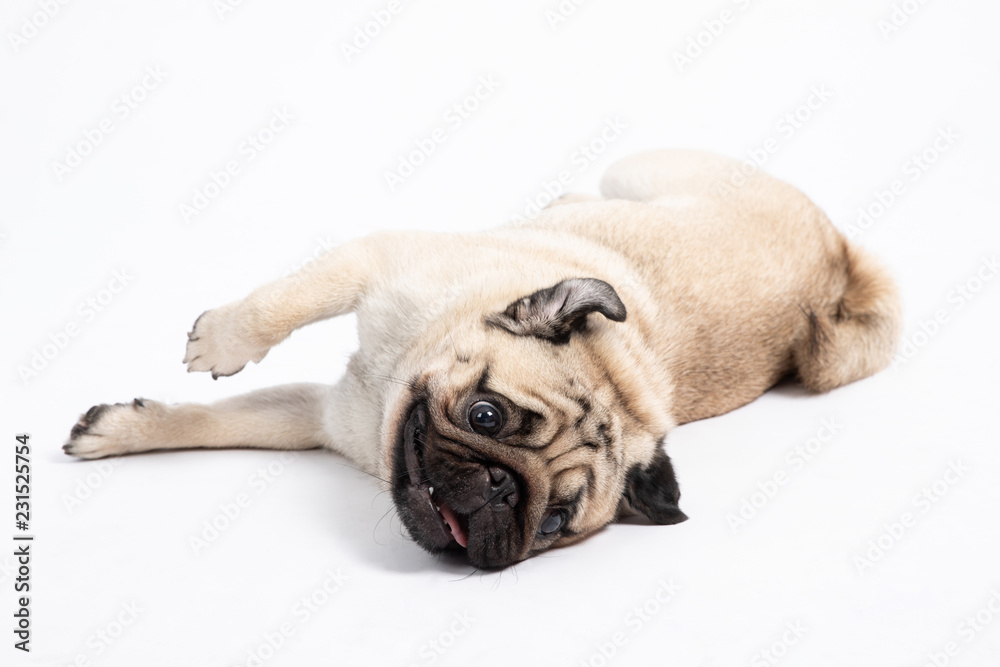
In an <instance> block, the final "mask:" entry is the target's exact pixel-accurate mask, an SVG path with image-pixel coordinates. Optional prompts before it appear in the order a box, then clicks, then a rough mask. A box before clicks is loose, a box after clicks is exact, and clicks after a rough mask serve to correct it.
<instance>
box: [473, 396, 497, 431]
mask: <svg viewBox="0 0 1000 667" xmlns="http://www.w3.org/2000/svg"><path fill="white" fill-rule="evenodd" d="M469 426H471V427H472V430H473V431H475V432H476V433H479V434H480V435H489V436H493V435H496V434H497V433H499V432H500V429H501V428H502V427H503V412H501V411H500V408H498V407H497V406H495V405H493V404H492V403H490V402H488V401H476V402H475V403H473V404H472V407H471V408H469Z"/></svg>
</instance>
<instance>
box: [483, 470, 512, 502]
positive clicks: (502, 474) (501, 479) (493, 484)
mask: <svg viewBox="0 0 1000 667" xmlns="http://www.w3.org/2000/svg"><path fill="white" fill-rule="evenodd" d="M487 470H488V471H489V473H490V480H489V484H488V485H487V486H486V488H485V489H483V499H484V500H486V502H487V503H488V504H489V505H490V507H492V508H493V509H495V510H502V509H509V508H511V507H514V506H516V505H517V503H518V501H519V500H520V499H521V494H520V492H519V491H518V488H517V481H515V479H514V475H512V474H511V473H510V471H509V470H507V469H506V468H501V467H500V466H489V467H487Z"/></svg>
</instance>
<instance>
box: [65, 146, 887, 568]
mask: <svg viewBox="0 0 1000 667" xmlns="http://www.w3.org/2000/svg"><path fill="white" fill-rule="evenodd" d="M738 167H739V163H736V162H734V161H731V160H728V159H726V158H722V157H718V156H715V155H710V154H706V153H698V152H692V151H654V152H650V153H644V154H641V155H637V156H634V157H631V158H628V159H625V160H623V161H621V162H619V163H617V164H615V165H614V166H612V167H611V169H610V170H609V171H608V173H607V174H606V175H605V177H604V179H603V181H602V185H601V189H602V193H603V194H604V197H605V199H604V200H595V199H593V198H590V197H586V196H580V195H570V196H567V197H564V198H562V199H560V200H559V201H557V202H556V205H553V206H552V207H551V208H550V209H548V210H547V211H545V212H544V213H543V214H542V215H541V216H540V217H539V218H538V219H537V220H535V221H533V222H528V223H522V224H516V225H510V226H507V227H504V228H501V229H498V230H494V231H489V232H482V233H477V234H421V233H414V232H405V233H382V234H376V235H373V236H370V237H366V238H363V239H360V240H357V241H353V242H351V243H348V244H345V245H344V246H342V247H340V248H337V249H335V250H333V251H331V252H330V253H328V255H327V256H325V257H324V258H323V259H322V260H321V261H317V262H315V263H313V264H311V265H309V266H308V267H306V268H305V269H304V270H303V271H301V272H299V273H298V274H295V275H294V276H291V277H288V278H285V279H283V280H280V281H277V282H275V283H272V284H270V285H266V286H264V287H261V288H259V289H257V290H255V291H254V292H253V293H251V294H250V295H249V296H248V297H247V298H245V299H243V300H241V301H238V302H234V303H232V304H229V305H227V306H224V307H222V308H218V309H216V310H212V311H209V312H207V313H205V314H204V315H203V316H202V317H201V318H199V320H198V322H197V323H196V326H195V328H194V330H193V332H192V333H191V334H190V341H189V343H188V349H187V355H186V357H185V362H186V363H187V364H188V370H189V371H210V372H212V373H213V374H215V375H230V374H233V373H236V372H238V371H239V370H241V369H242V368H243V367H244V366H245V365H246V364H247V363H248V362H250V361H260V360H261V359H263V357H264V356H265V355H266V354H267V351H268V349H270V347H272V346H273V345H276V344H277V343H279V342H281V341H282V340H283V339H284V338H286V337H287V336H288V335H289V334H290V333H291V332H292V331H294V330H295V329H297V328H299V327H301V326H304V325H306V324H309V323H312V322H316V321H318V320H322V319H325V318H329V317H333V316H336V315H340V314H343V313H347V312H351V311H354V312H357V314H358V328H359V339H360V349H359V351H358V352H357V353H356V354H355V355H354V357H353V358H352V360H351V362H350V364H349V365H348V369H347V372H346V374H345V376H344V378H343V379H342V380H341V381H340V383H338V385H336V386H335V387H332V388H328V389H325V390H323V389H318V388H314V387H308V388H304V387H303V386H299V387H298V388H295V389H289V390H287V391H282V390H280V389H276V390H273V391H274V392H276V393H274V394H256V395H250V396H249V397H247V398H242V399H240V398H237V399H231V402H229V403H222V404H216V405H215V406H212V407H211V408H204V407H194V406H163V405H160V404H152V405H149V406H147V407H145V408H142V407H133V406H119V407H117V408H115V409H111V410H105V411H103V413H102V414H101V415H99V417H100V418H95V419H93V420H87V419H86V418H84V419H83V421H81V424H80V425H79V426H78V428H77V429H74V434H73V437H72V439H71V442H70V443H69V444H68V445H67V451H68V452H69V453H71V454H75V455H78V456H83V457H86V458H94V457H99V456H106V455H114V454H122V453H128V452H134V451H145V450H148V449H154V448H174V447H190V446H195V447H213V446H237V445H244V446H255V447H275V448H303V447H308V446H325V447H328V448H330V449H333V450H335V451H338V452H340V453H342V454H344V455H346V456H348V457H350V458H351V459H353V460H354V461H355V462H357V463H358V464H359V465H361V466H362V467H363V468H365V469H366V470H369V471H370V472H372V473H374V474H377V475H379V476H380V477H382V478H383V479H388V477H389V476H390V475H391V471H392V463H393V457H394V447H395V443H396V441H397V438H398V434H399V432H400V430H401V428H402V423H403V421H405V419H406V416H407V415H406V406H407V405H409V404H410V403H411V402H412V400H413V396H414V392H415V389H414V388H415V387H418V386H419V387H422V388H424V389H423V390H424V391H426V392H427V393H428V394H429V396H430V398H429V401H430V406H429V408H430V413H431V418H432V420H433V422H434V425H435V428H437V429H438V430H440V431H442V432H448V433H450V434H451V435H450V437H451V438H452V439H453V441H454V442H459V441H462V439H463V438H464V439H465V440H467V441H469V442H471V443H475V444H474V446H476V447H479V448H481V449H482V450H483V451H484V452H485V451H486V450H488V453H489V454H490V456H491V457H492V460H496V461H500V462H503V463H504V464H505V465H508V466H510V467H511V468H512V469H515V470H517V471H518V472H519V473H520V474H522V475H523V476H524V477H525V478H526V479H528V480H530V481H529V484H530V486H531V494H530V496H531V501H530V502H531V503H532V505H531V506H530V508H529V514H530V516H531V517H533V519H534V520H538V519H539V517H541V516H542V515H543V513H544V511H545V509H546V507H551V506H552V505H553V504H558V503H559V502H562V501H563V500H564V499H565V497H567V496H572V495H573V494H575V493H577V492H579V491H580V490H581V489H585V491H586V494H585V497H584V498H583V500H582V501H581V502H582V507H583V511H581V512H580V513H578V516H577V517H576V518H575V519H574V521H573V524H572V525H571V526H570V528H571V529H572V531H571V534H568V535H565V536H563V537H562V538H560V539H559V540H557V541H556V542H555V543H556V544H565V543H569V542H573V541H576V540H578V539H580V538H581V537H583V536H585V535H587V534H590V533H592V532H593V531H594V530H597V529H599V528H600V527H601V526H603V525H605V524H606V523H607V522H608V521H610V520H612V519H613V518H614V516H615V515H616V513H617V512H618V510H619V507H620V506H621V496H622V488H623V485H624V484H625V477H626V474H627V472H628V470H629V469H631V468H632V467H633V466H636V465H645V464H647V463H649V462H650V460H651V459H652V458H653V455H654V453H655V452H656V450H657V448H658V447H659V446H660V443H661V442H662V440H663V438H664V437H665V436H666V434H667V432H669V430H671V429H672V428H673V427H674V426H676V425H677V424H682V423H685V422H688V421H692V420H696V419H703V418H706V417H710V416H713V415H718V414H721V413H724V412H727V411H729V410H732V409H734V408H736V407H738V406H741V405H743V404H745V403H747V402H749V401H751V400H753V399H754V398H756V397H757V396H759V395H760V394H761V393H763V392H764V391H766V390H767V389H768V388H769V387H771V386H773V385H774V384H775V383H776V382H777V381H778V380H779V379H780V378H781V377H783V376H784V375H787V374H790V373H794V374H796V375H797V376H798V377H799V379H800V380H801V381H802V383H803V384H804V385H805V386H806V387H808V388H810V389H812V390H814V391H827V390H830V389H832V388H834V387H837V386H840V385H843V384H846V383H848V382H852V381H854V380H857V379H860V378H862V377H865V376H867V375H870V374H872V373H874V372H876V371H878V370H879V369H881V368H883V367H885V366H886V365H887V364H888V362H889V361H890V359H891V356H892V354H893V352H894V349H895V346H896V343H897V340H898V336H899V320H900V314H899V303H898V297H897V295H896V291H895V288H894V286H893V284H892V281H891V280H890V278H889V277H888V276H887V274H886V273H885V271H884V270H883V269H882V268H881V267H880V266H879V265H878V264H877V263H876V262H875V261H874V260H873V259H872V258H870V257H869V256H867V255H866V254H865V253H864V252H863V251H862V250H861V249H859V248H857V247H855V246H852V245H850V244H849V243H848V242H847V241H846V240H845V239H844V238H843V237H842V236H841V235H840V234H839V233H838V232H837V231H836V229H834V227H833V226H832V225H831V224H830V222H829V220H828V219H827V218H826V216H825V215H824V214H823V212H822V211H821V210H820V209H819V208H818V207H816V206H815V205H814V204H813V203H812V202H811V201H809V199H808V198H807V197H806V196H805V195H803V194H802V193H801V192H799V191H798V190H796V189H795V188H793V187H792V186H790V185H788V184H785V183H782V182H780V181H778V180H776V179H773V178H771V177H769V176H767V175H765V174H763V173H759V172H758V173H755V174H752V175H751V176H750V177H748V178H747V180H746V182H745V184H744V185H743V186H742V187H738V188H736V187H732V186H731V183H732V180H731V178H730V177H731V175H732V174H733V173H734V170H735V169H737V168H738ZM568 278H596V279H599V280H602V281H605V282H607V283H608V284H610V285H611V286H613V287H614V289H615V291H616V292H617V294H618V295H619V296H620V298H621V301H622V302H623V303H624V304H625V305H626V307H627V311H628V315H627V318H626V320H625V321H624V322H622V323H617V322H612V321H609V320H608V319H606V318H604V317H602V316H600V315H598V314H593V313H592V314H591V315H590V316H589V318H588V320H587V325H586V331H585V332H584V333H581V334H574V335H573V337H572V339H571V341H570V343H569V344H567V345H564V346H556V345H553V344H552V343H551V342H548V341H545V340H541V339H539V338H535V337H532V336H517V335H513V334H511V333H510V332H508V331H505V330H503V329H501V328H497V327H492V326H490V325H489V324H488V323H486V316H488V315H490V314H491V313H498V312H500V311H503V310H504V308H505V307H506V306H507V305H508V304H510V303H512V302H513V301H515V300H517V299H519V298H521V297H523V296H525V295H528V294H531V293H533V292H535V291H537V290H539V289H542V288H546V287H548V286H550V285H554V284H556V283H558V282H559V281H562V280H565V279H568ZM486 369H488V377H489V389H490V391H491V392H495V393H496V394H497V395H501V396H503V397H506V399H508V400H509V401H511V402H512V404H516V405H517V406H519V407H520V408H523V409H525V410H529V411H531V412H534V413H537V414H540V415H542V416H543V417H544V421H543V426H541V427H540V428H539V429H538V430H537V432H533V433H532V434H531V438H530V441H529V440H525V441H523V442H516V441H511V442H510V443H507V444H505V445H504V446H495V445H493V444H491V443H488V442H483V441H481V439H476V438H475V437H469V436H468V435H467V434H466V435H463V434H462V433H461V432H460V431H461V429H458V430H455V429H453V428H452V427H451V426H449V425H448V422H449V415H452V419H451V421H455V417H454V415H453V414H452V412H449V411H454V410H457V409H458V408H456V405H458V404H460V402H461V400H462V399H463V398H464V397H466V396H468V395H469V394H470V392H471V391H472V390H473V389H474V387H475V384H476V382H477V381H479V379H480V377H481V376H482V375H483V373H484V371H485V370H486ZM574 397H575V398H574ZM261 405H266V406H267V409H266V410H264V411H263V412H261V411H260V409H259V408H260V406H261ZM582 406H589V410H584V409H583V407H582ZM459 418H461V416H459ZM599 436H600V438H602V439H604V440H607V441H608V443H607V446H606V447H603V446H602V447H601V448H599V449H598V448H590V447H586V446H584V447H581V446H580V445H581V443H587V442H588V439H595V438H598V437H599ZM466 444H468V443H466ZM441 446H446V445H441ZM470 446H472V445H470ZM527 539H528V541H527V543H526V546H525V548H524V551H523V553H521V554H519V556H520V557H524V556H527V555H530V554H531V553H535V552H537V551H538V550H541V549H543V548H547V547H548V546H551V545H552V543H551V541H548V542H547V541H544V540H542V541H538V540H534V541H533V538H532V537H531V536H528V538H527Z"/></svg>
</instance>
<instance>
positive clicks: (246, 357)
mask: <svg viewBox="0 0 1000 667" xmlns="http://www.w3.org/2000/svg"><path fill="white" fill-rule="evenodd" d="M268 349H269V348H268V346H265V345H259V344H254V343H253V342H252V341H251V340H250V332H249V328H248V327H247V326H246V325H245V324H242V323H241V321H240V317H239V308H238V306H237V305H236V304H230V305H227V306H222V307H221V308H216V309H215V310H207V311H205V312H204V313H202V314H201V315H200V316H199V317H198V319H197V320H195V321H194V326H193V327H192V329H191V333H189V334H188V343H187V353H186V354H185V355H184V363H185V364H187V368H188V373H193V372H195V371H211V373H212V378H213V379H218V378H220V377H225V376H228V375H235V374H236V373H239V372H240V371H241V370H243V367H244V366H246V365H247V363H249V362H251V361H254V362H258V361H260V360H261V359H263V358H264V357H265V355H267V351H268Z"/></svg>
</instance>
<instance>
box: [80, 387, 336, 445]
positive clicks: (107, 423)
mask: <svg viewBox="0 0 1000 667" xmlns="http://www.w3.org/2000/svg"><path fill="white" fill-rule="evenodd" d="M331 392H332V388H331V387H329V386H326V385H320V384H305V383H303V384H290V385H283V386H279V387H271V388H269V389H261V390H258V391H254V392H251V393H249V394H243V395H241V396H234V397H232V398H227V399H224V400H221V401H218V402H216V403H212V404H210V405H198V404H193V403H185V404H181V405H166V404H164V403H160V402H158V401H151V400H148V399H141V398H137V399H135V400H134V401H132V402H131V403H116V404H114V405H107V404H104V405H95V406H94V407H92V408H91V409H90V410H88V411H87V413H86V414H84V415H82V416H81V417H80V420H79V421H78V422H77V423H76V425H75V426H74V427H73V430H72V431H71V433H70V438H69V442H67V443H66V445H65V446H64V447H63V450H64V451H65V452H66V453H67V454H70V455H72V456H79V457H80V458H85V459H97V458H102V457H105V456H118V455H121V454H134V453H137V452H145V451H150V450H154V449H186V448H194V447H211V448H222V447H253V448H260V449H314V448H317V447H323V446H332V445H331V443H330V442H329V437H328V436H327V434H326V431H325V427H324V421H325V420H324V413H325V411H326V410H327V408H328V405H329V403H330V400H329V398H330V395H331Z"/></svg>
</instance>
